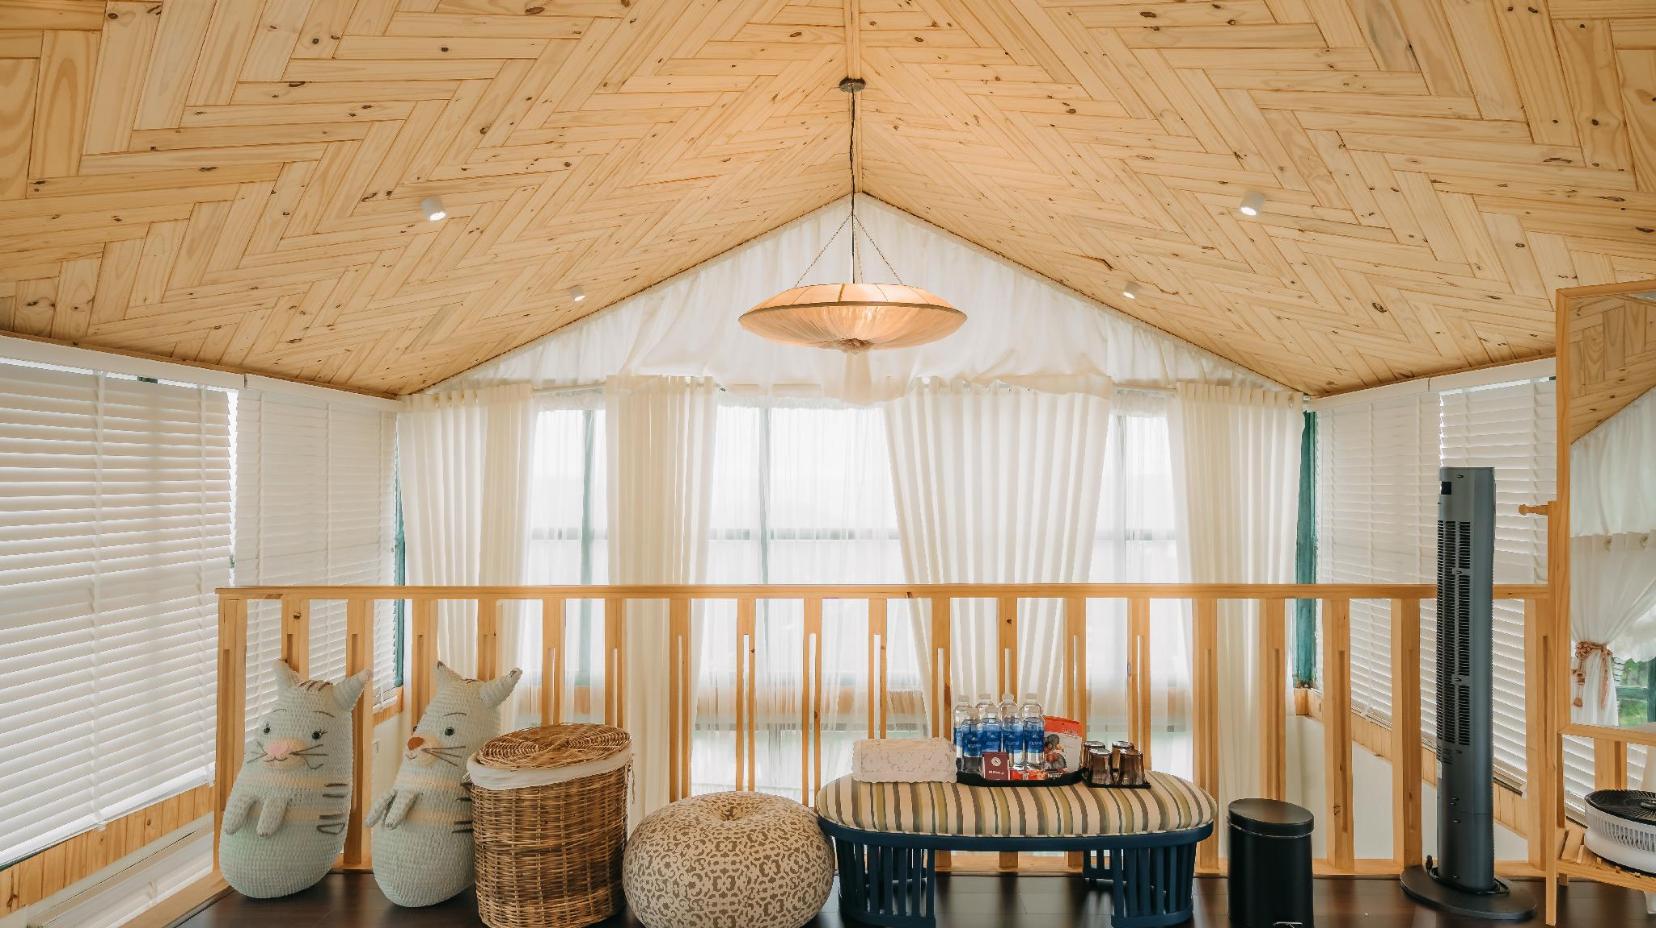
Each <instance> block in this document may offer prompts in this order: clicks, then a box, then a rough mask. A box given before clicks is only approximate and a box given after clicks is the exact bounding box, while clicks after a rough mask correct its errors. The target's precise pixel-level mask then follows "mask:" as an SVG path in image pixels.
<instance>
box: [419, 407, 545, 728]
mask: <svg viewBox="0 0 1656 928" xmlns="http://www.w3.org/2000/svg"><path fill="white" fill-rule="evenodd" d="M534 414H535V405H534V397H533V391H532V390H531V388H530V387H529V385H528V384H510V385H506V386H499V387H489V388H485V389H480V390H463V391H459V392H456V393H447V394H440V395H425V396H414V397H410V398H409V399H408V400H407V406H406V408H405V409H404V411H403V412H402V413H400V414H399V415H398V417H397V437H398V442H399V447H400V460H401V467H402V478H403V517H404V518H403V532H404V536H405V539H406V543H407V546H408V550H407V557H408V582H409V583H411V584H444V585H448V584H459V585H491V584H503V585H512V584H519V583H523V582H525V581H526V580H527V579H528V578H527V573H526V564H525V560H526V558H525V555H526V551H527V547H528V535H529V475H530V473H531V456H530V455H531V449H532V447H533V440H534ZM519 611H520V606H519V605H517V604H513V603H507V604H503V605H502V608H501V618H500V667H501V669H502V670H506V669H509V668H511V667H514V666H519V665H520V664H522V663H523V662H524V661H525V659H526V655H523V654H522V653H521V651H522V649H523V648H522V645H523V636H522V632H521V626H522V617H521V616H520V615H519ZM475 616H476V607H475V606H474V605H472V604H468V603H460V602H445V603H442V604H440V605H439V607H438V627H437V653H438V656H439V657H440V658H441V659H442V660H443V661H444V662H445V663H447V664H448V665H449V666H451V667H453V668H454V669H456V670H457V671H460V672H461V673H465V674H468V675H470V674H473V673H475V672H476V669H477V638H476V633H475V626H474V624H473V623H474V621H475ZM537 705H538V696H537V694H536V693H535V692H534V690H533V689H532V688H530V687H526V686H525V687H518V689H517V691H516V692H514V693H513V697H512V701H511V703H510V704H509V705H508V706H507V707H506V708H507V710H508V711H507V712H505V713H504V721H505V724H506V725H507V726H508V727H512V726H513V725H515V724H516V723H518V722H521V721H524V720H527V719H530V718H533V717H534V714H535V712H536V710H535V708H534V707H535V706H537Z"/></svg>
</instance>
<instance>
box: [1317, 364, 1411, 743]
mask: <svg viewBox="0 0 1656 928" xmlns="http://www.w3.org/2000/svg"><path fill="white" fill-rule="evenodd" d="M1437 433H1438V408H1437V397H1436V396H1434V395H1432V394H1429V393H1412V394H1405V395H1401V396H1400V395H1396V394H1393V395H1391V396H1380V397H1376V398H1375V399H1374V400H1372V401H1368V402H1361V403H1352V404H1350V405H1345V406H1339V407H1335V408H1333V409H1327V410H1323V411H1321V412H1319V413H1318V414H1317V436H1318V442H1317V444H1318V462H1317V522H1318V525H1317V550H1318V564H1317V579H1318V581H1320V582H1323V583H1425V582H1429V581H1430V580H1431V578H1432V563H1433V558H1434V557H1435V551H1434V545H1435V544H1436V531H1435V527H1434V526H1435V520H1436V518H1437V514H1436V509H1435V506H1436V492H1437V483H1436V479H1437V458H1438V448H1437V444H1438V434H1437ZM1431 605H1432V604H1431V603H1423V604H1422V606H1423V607H1424V608H1425V609H1428V610H1429V609H1430V607H1431ZM1390 668H1391V604H1390V603H1386V602H1374V601H1367V600H1357V601H1354V602H1352V604H1351V702H1352V706H1353V707H1354V708H1355V709H1357V710H1358V711H1359V712H1362V713H1364V714H1366V715H1369V716H1371V717H1373V718H1376V719H1381V720H1384V719H1386V718H1388V717H1389V715H1390V712H1391V673H1390Z"/></svg>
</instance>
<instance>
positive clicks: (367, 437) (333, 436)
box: [235, 390, 398, 724]
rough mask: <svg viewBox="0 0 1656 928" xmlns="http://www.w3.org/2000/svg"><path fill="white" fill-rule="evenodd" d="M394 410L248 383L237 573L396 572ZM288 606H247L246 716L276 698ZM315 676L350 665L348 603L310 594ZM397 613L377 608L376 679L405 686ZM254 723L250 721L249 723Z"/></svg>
mask: <svg viewBox="0 0 1656 928" xmlns="http://www.w3.org/2000/svg"><path fill="white" fill-rule="evenodd" d="M395 428H396V425H395V419H394V416H393V415H392V414H391V413H390V412H388V411H386V410H385V409H383V408H381V407H380V405H379V404H376V403H372V402H369V401H365V400H359V399H357V398H354V397H341V398H339V399H332V398H326V397H320V396H309V395H294V394H288V393H276V392H261V391H254V390H248V391H243V392H242V393H241V394H240V395H239V396H238V400H237V406H236V464H237V467H236V501H237V507H236V540H235V544H236V582H237V583H238V584H242V585H274V584H378V583H391V582H393V581H394V579H395V575H394V571H395V561H394V557H395V542H396V509H395V498H394V495H393V486H394V484H393V473H394V466H395V464H394V454H395ZM279 619H280V610H279V607H278V604H276V603H270V602H264V603H252V604H250V605H249V609H248V625H249V628H248V644H247V652H248V705H247V717H248V719H250V720H256V719H257V718H258V717H259V715H260V713H261V712H262V711H263V710H264V708H265V707H266V706H267V705H269V704H270V702H271V701H272V700H274V698H275V679H274V677H273V676H272V674H271V673H270V670H269V667H270V661H271V660H272V659H273V658H275V657H277V656H278V655H279V653H280V636H279ZM310 629H311V631H310V643H311V647H310V667H309V671H310V676H312V677H315V678H319V679H334V678H337V677H340V676H342V675H343V674H344V672H345V604H344V603H343V602H322V601H317V602H313V603H312V604H311V616H310ZM397 631H398V630H397V627H396V612H395V609H394V608H393V605H392V604H391V603H389V602H381V603H378V604H376V606H375V615H374V688H375V691H376V692H377V693H383V692H385V691H386V690H388V689H390V688H391V687H393V686H395V685H396V678H397V672H396V671H397V668H396V666H395V655H396V646H397V638H396V636H397ZM250 724H251V723H250Z"/></svg>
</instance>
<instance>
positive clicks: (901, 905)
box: [834, 837, 937, 928]
mask: <svg viewBox="0 0 1656 928" xmlns="http://www.w3.org/2000/svg"><path fill="white" fill-rule="evenodd" d="M834 853H835V856H836V857H837V858H838V861H839V881H840V913H841V914H842V915H844V916H845V917H846V918H847V919H850V920H853V921H858V922H863V923H864V924H869V925H886V926H889V928H929V926H931V925H934V924H936V922H937V852H936V851H933V850H931V849H929V848H923V847H897V846H892V845H885V844H864V843H862V842H858V841H851V840H847V839H845V838H840V837H836V838H834Z"/></svg>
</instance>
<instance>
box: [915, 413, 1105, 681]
mask: <svg viewBox="0 0 1656 928" xmlns="http://www.w3.org/2000/svg"><path fill="white" fill-rule="evenodd" d="M885 413H886V431H887V436H888V444H889V446H890V453H891V472H892V487H893V491H894V494H895V498H896V505H897V519H898V525H899V527H900V529H901V532H900V534H901V538H902V549H903V565H904V567H905V569H906V570H907V572H908V575H909V579H910V580H911V581H912V582H915V583H951V582H954V583H974V582H977V583H1007V582H1012V583H1016V582H1066V581H1082V580H1085V579H1087V573H1088V568H1089V566H1090V564H1091V561H1092V552H1093V543H1094V535H1095V530H1096V527H1097V523H1098V503H1099V486H1100V483H1101V482H1102V477H1103V473H1104V450H1105V442H1106V437H1107V435H1108V430H1109V401H1108V400H1107V399H1106V398H1105V397H1103V396H1099V395H1096V394H1081V393H1071V394H1055V393H1043V392H1037V391H1034V390H1030V389H1026V388H1023V387H1014V386H1007V385H1005V384H989V385H983V384H968V383H962V382H930V383H925V384H921V385H918V386H916V387H915V388H913V389H911V390H910V391H909V392H908V393H907V394H905V395H904V396H903V397H901V398H900V399H897V400H894V401H892V402H890V403H888V404H886V406H885ZM912 614H913V616H914V630H913V635H914V639H915V641H917V642H919V643H920V645H921V647H920V653H921V654H923V655H927V656H928V659H926V660H923V661H922V662H921V674H922V681H926V680H929V678H930V675H931V673H932V667H933V665H934V664H935V660H936V657H935V655H934V653H933V650H932V646H931V634H930V632H931V629H930V616H929V613H928V611H927V610H924V609H917V610H914V612H913V613H912ZM1061 622H1062V614H1061V607H1060V605H1059V604H1058V603H1055V602H1026V603H1025V604H1024V606H1023V611H1022V613H1021V615H1020V617H1019V638H1018V650H1019V664H1020V667H1019V682H1020V685H1021V686H1020V688H1021V689H1023V690H1024V691H1026V692H1027V691H1032V692H1035V693H1036V694H1038V695H1039V697H1040V698H1041V701H1042V705H1043V706H1048V707H1057V706H1060V705H1061V704H1060V702H1059V690H1060V688H1061V685H1060V684H1061V677H1060V661H1061V653H1062V652H1061V642H1062V638H1061V630H1062V625H1061ZM950 634H951V643H952V646H953V652H954V670H953V674H952V680H951V684H952V687H953V693H954V695H955V696H956V698H962V697H964V698H966V699H968V700H975V699H976V698H977V697H978V696H979V695H981V694H985V693H987V694H991V695H992V696H993V697H994V698H996V699H999V697H1000V695H1001V694H1000V692H999V686H998V678H999V670H1000V663H1001V662H1002V661H1003V659H1004V658H1003V655H1002V654H1001V652H1000V648H999V646H998V641H997V635H996V627H995V621H994V604H993V603H991V602H983V601H979V600H960V601H956V602H955V603H954V612H953V622H952V624H951V632H950ZM925 689H929V687H923V691H924V690H925ZM1018 695H1021V694H1018Z"/></svg>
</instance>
